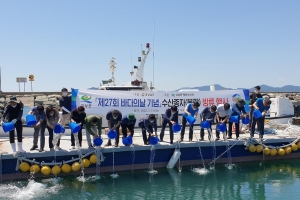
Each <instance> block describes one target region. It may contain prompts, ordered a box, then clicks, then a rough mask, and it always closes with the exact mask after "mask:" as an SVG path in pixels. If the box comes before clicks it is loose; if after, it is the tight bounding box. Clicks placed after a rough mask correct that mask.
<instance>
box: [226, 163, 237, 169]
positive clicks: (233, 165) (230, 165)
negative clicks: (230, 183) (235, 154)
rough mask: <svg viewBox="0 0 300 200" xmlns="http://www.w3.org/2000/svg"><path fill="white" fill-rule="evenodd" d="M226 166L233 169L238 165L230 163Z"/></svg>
mask: <svg viewBox="0 0 300 200" xmlns="http://www.w3.org/2000/svg"><path fill="white" fill-rule="evenodd" d="M225 167H226V168H227V169H229V170H231V169H233V168H234V167H236V166H235V164H232V163H230V164H225Z"/></svg>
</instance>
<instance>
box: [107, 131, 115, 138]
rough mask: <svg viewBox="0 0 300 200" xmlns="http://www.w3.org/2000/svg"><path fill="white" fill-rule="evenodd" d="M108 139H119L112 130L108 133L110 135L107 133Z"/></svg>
mask: <svg viewBox="0 0 300 200" xmlns="http://www.w3.org/2000/svg"><path fill="white" fill-rule="evenodd" d="M107 137H108V138H109V139H115V138H116V137H117V132H116V131H114V130H110V131H108V133H107Z"/></svg>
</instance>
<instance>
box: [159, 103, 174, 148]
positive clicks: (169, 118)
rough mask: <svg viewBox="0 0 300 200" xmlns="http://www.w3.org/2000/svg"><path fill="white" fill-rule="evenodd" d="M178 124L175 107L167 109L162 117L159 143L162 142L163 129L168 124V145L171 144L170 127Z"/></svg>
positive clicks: (171, 134) (171, 133)
mask: <svg viewBox="0 0 300 200" xmlns="http://www.w3.org/2000/svg"><path fill="white" fill-rule="evenodd" d="M175 123H178V110H177V107H176V106H172V107H171V108H168V109H167V110H166V112H165V114H164V116H163V123H162V128H161V131H160V137H159V138H160V141H163V139H164V135H165V128H166V126H167V124H169V131H170V144H173V139H174V133H173V129H172V126H173V124H175Z"/></svg>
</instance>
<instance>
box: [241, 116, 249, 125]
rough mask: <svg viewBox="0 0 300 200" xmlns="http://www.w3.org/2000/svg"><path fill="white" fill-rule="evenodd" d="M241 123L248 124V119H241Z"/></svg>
mask: <svg viewBox="0 0 300 200" xmlns="http://www.w3.org/2000/svg"><path fill="white" fill-rule="evenodd" d="M242 123H243V124H249V123H250V119H249V118H248V117H247V118H243V119H242Z"/></svg>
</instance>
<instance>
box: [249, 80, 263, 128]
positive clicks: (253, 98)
mask: <svg viewBox="0 0 300 200" xmlns="http://www.w3.org/2000/svg"><path fill="white" fill-rule="evenodd" d="M259 98H263V97H262V95H261V94H260V86H259V85H258V86H256V87H255V88H254V93H252V94H251V95H250V122H249V125H248V126H247V128H249V131H250V132H251V127H252V125H251V124H252V116H253V112H254V108H253V104H254V103H255V102H256V100H257V99H259Z"/></svg>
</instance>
